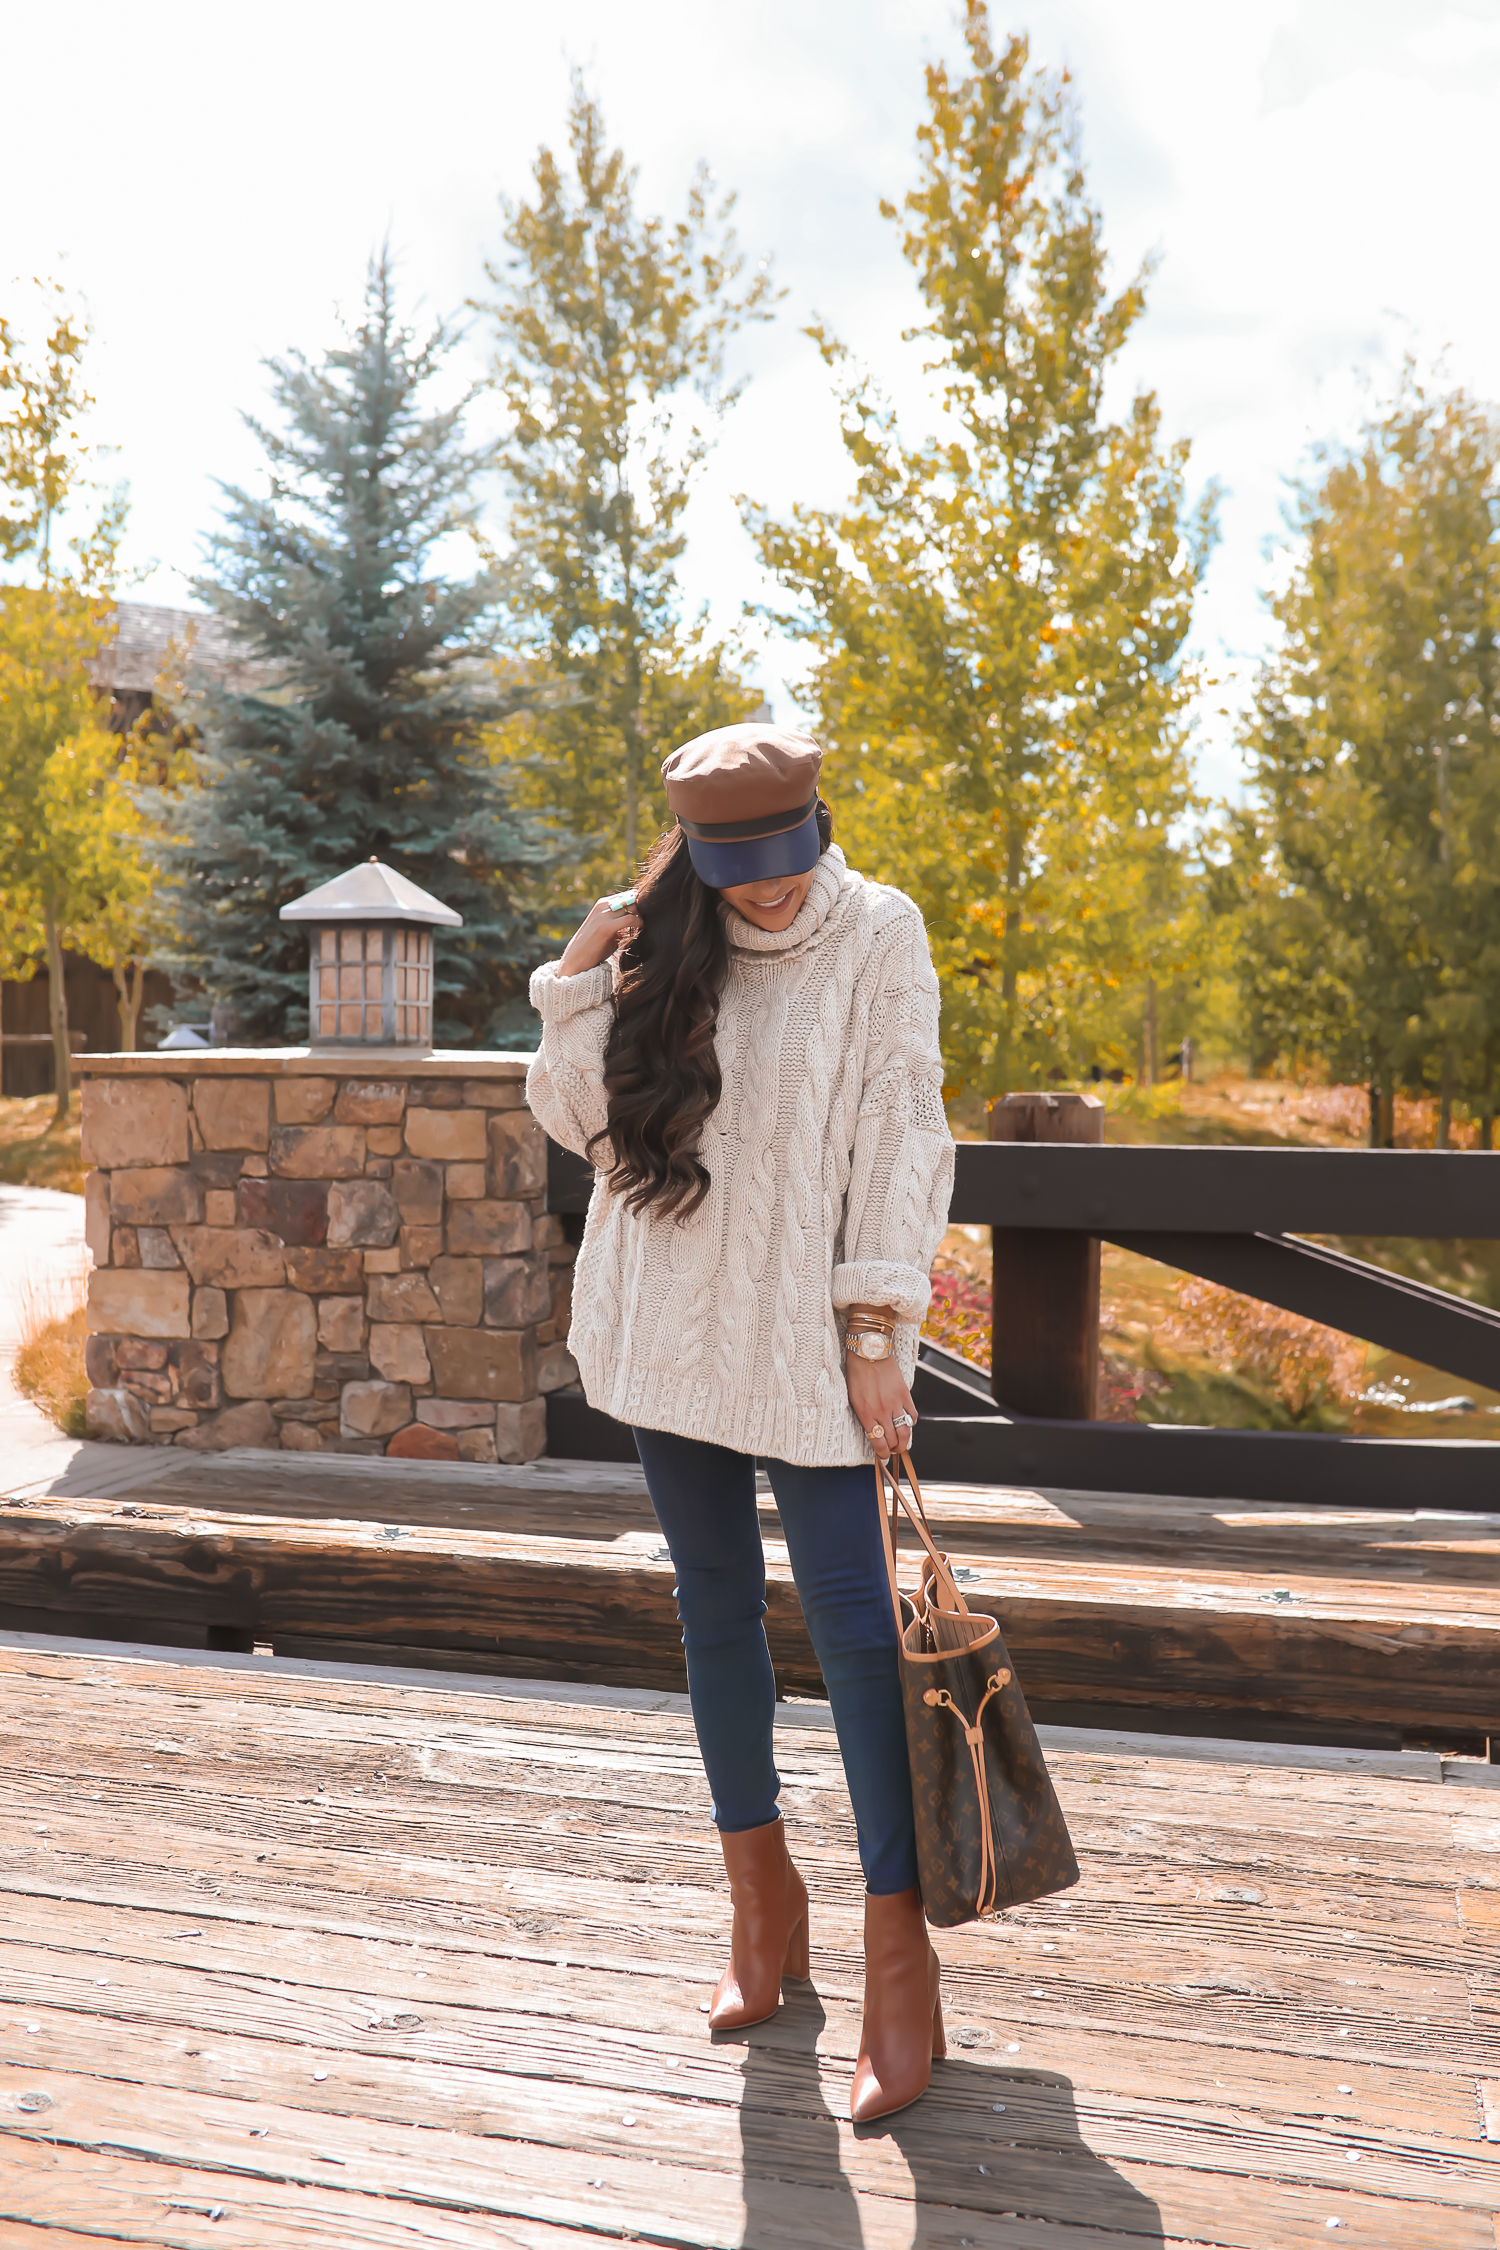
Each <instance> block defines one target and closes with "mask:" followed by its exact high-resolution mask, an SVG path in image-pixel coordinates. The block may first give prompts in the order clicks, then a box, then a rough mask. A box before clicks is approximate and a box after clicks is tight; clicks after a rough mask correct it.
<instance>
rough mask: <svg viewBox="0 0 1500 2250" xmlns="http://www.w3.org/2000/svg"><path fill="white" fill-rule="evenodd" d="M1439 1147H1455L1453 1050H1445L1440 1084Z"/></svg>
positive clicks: (1447, 1048) (1446, 1048) (1449, 1048)
mask: <svg viewBox="0 0 1500 2250" xmlns="http://www.w3.org/2000/svg"><path fill="white" fill-rule="evenodd" d="M1437 1145H1438V1147H1439V1148H1452V1146H1453V1050H1452V1048H1451V1047H1445V1048H1444V1049H1443V1074H1442V1077H1441V1079H1440V1080H1439V1082H1438V1121H1437Z"/></svg>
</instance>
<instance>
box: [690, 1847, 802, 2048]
mask: <svg viewBox="0 0 1500 2250" xmlns="http://www.w3.org/2000/svg"><path fill="white" fill-rule="evenodd" d="M719 1842H720V1843H721V1844H722V1846H723V1847H724V1866H725V1869H726V1871H727V1872H728V1876H729V1891H730V1896H731V1897H732V1899H733V1900H734V1927H733V1930H732V1932H731V1935H730V1940H729V1966H728V1968H727V1969H726V1970H725V1971H724V1974H723V1975H722V1976H721V1977H720V1979H719V1981H718V1984H717V1985H716V1986H715V1988H714V1996H713V2002H712V2005H711V2006H710V2008H709V2011H708V2026H709V2029H710V2031H742V2030H743V2029H744V2028H745V2027H746V2025H748V2024H752V2023H764V2022H765V2021H766V2020H767V2018H768V2017H770V2016H774V2015H775V2013H776V2010H777V2008H778V2007H779V2006H780V2004H781V1980H782V1978H783V1977H784V1976H786V1977H805V1976H806V1975H807V1973H808V1945H807V1887H806V1885H805V1884H804V1883H803V1880H802V1877H801V1876H800V1875H799V1874H798V1873H797V1870H796V1868H795V1867H794V1866H793V1865H792V1862H791V1858H790V1856H789V1854H788V1852H787V1848H786V1830H785V1828H784V1827H783V1826H782V1824H781V1822H780V1821H779V1820H770V1821H767V1823H766V1825H765V1826H764V1828H742V1829H740V1830H738V1831H737V1832H736V1833H734V1834H732V1835H726V1834H725V1833H724V1832H723V1831H722V1830H721V1831H720V1833H719Z"/></svg>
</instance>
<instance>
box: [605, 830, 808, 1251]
mask: <svg viewBox="0 0 1500 2250" xmlns="http://www.w3.org/2000/svg"><path fill="white" fill-rule="evenodd" d="M817 821H818V846H819V850H820V851H821V852H826V851H827V849H828V847H829V845H830V844H831V843H832V842H833V815H832V813H831V812H830V811H829V809H828V807H827V805H825V804H824V802H823V800H822V798H821V797H820V798H819V799H818V810H817ZM635 899H636V911H637V913H638V914H639V916H640V922H641V929H640V935H639V936H638V937H636V938H634V939H632V941H631V943H630V944H629V945H628V946H626V947H625V949H624V951H623V953H622V954H621V956H620V979H619V983H618V986H617V988H616V992H615V1020H614V1024H613V1026H612V1028H611V1030H610V1035H609V1044H608V1045H607V1046H606V1048H605V1050H604V1091H605V1094H606V1096H607V1098H608V1104H609V1106H608V1110H607V1113H606V1118H605V1122H604V1124H603V1125H602V1126H601V1127H600V1129H599V1131H598V1132H597V1133H595V1134H594V1135H593V1137H592V1139H591V1140H590V1141H589V1143H588V1150H589V1154H590V1155H591V1156H592V1155H593V1153H594V1147H595V1143H596V1142H600V1141H604V1140H608V1141H609V1143H610V1145H611V1147H612V1148H613V1150H614V1158H615V1161H614V1168H613V1170H612V1171H611V1172H610V1173H609V1184H610V1186H611V1187H612V1188H613V1189H614V1190H615V1191H616V1193H617V1194H623V1195H624V1197H625V1203H626V1208H627V1209H628V1210H631V1211H644V1210H645V1209H646V1207H647V1205H648V1204H652V1205H655V1207H656V1208H657V1209H658V1210H659V1211H660V1212H661V1213H662V1215H663V1216H664V1217H670V1216H672V1215H674V1214H675V1215H676V1216H677V1217H678V1218H682V1219H690V1218H691V1217H692V1215H693V1213H694V1212H695V1211H696V1210H697V1208H698V1206H699V1204H700V1203H701V1202H702V1201H703V1198H704V1197H705V1196H706V1195H707V1193H708V1188H709V1179H708V1171H707V1169H706V1167H705V1165H704V1163H703V1161H702V1159H701V1157H700V1156H699V1154H698V1146H699V1142H700V1140H701V1137H702V1133H703V1128H704V1126H705V1125H706V1123H707V1122H708V1120H709V1118H710V1117H712V1115H713V1113H714V1111H715V1110H716V1109H717V1108H718V1106H719V1096H720V1095H721V1094H722V1092H723V1090H724V1082H723V1079H722V1078H721V1076H720V1074H719V1060H718V1057H717V1055H716V1054H715V1053H714V1032H715V1029H716V1028H717V1025H718V1021H719V995H720V993H721V992H722V991H723V989H724V979H725V977H726V976H727V975H728V973H729V940H728V937H727V936H726V934H725V930H724V917H723V916H722V914H720V912H719V893H718V892H717V891H715V890H710V888H709V886H708V885H707V883H705V882H704V880H703V878H702V877H701V876H700V875H699V873H698V871H697V869H696V868H695V867H694V865H693V862H692V860H691V858H690V857H689V855H688V848H687V837H686V835H685V834H684V832H683V831H682V829H680V828H671V829H668V830H667V832H666V833H665V834H664V835H662V836H659V837H658V838H657V840H656V842H655V844H653V846H652V847H651V851H650V853H649V855H648V857H647V860H646V866H645V871H644V873H643V874H642V876H641V879H640V881H639V882H638V883H637V884H636V887H635Z"/></svg>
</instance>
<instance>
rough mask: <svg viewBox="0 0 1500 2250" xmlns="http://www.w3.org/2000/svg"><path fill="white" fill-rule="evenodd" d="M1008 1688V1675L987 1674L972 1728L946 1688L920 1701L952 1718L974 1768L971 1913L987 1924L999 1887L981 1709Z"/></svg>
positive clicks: (930, 1693)
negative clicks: (975, 1890) (975, 1859)
mask: <svg viewBox="0 0 1500 2250" xmlns="http://www.w3.org/2000/svg"><path fill="white" fill-rule="evenodd" d="M1009 1685H1010V1673H1009V1671H1007V1670H1005V1669H1002V1670H1000V1671H998V1672H992V1673H991V1675H990V1677H989V1679H988V1680H987V1681H986V1683H985V1690H984V1693H983V1695H982V1696H981V1697H980V1699H979V1709H978V1710H977V1711H976V1712H975V1714H974V1722H973V1724H972V1726H971V1725H970V1723H969V1721H968V1720H967V1719H966V1718H965V1717H964V1715H963V1713H962V1711H960V1709H959V1707H958V1705H957V1704H956V1703H955V1702H954V1700H953V1698H952V1696H951V1695H950V1694H949V1693H948V1690H947V1689H946V1688H928V1689H927V1691H926V1693H925V1694H924V1695H923V1697H922V1701H923V1702H924V1703H931V1704H934V1705H937V1704H941V1705H942V1707H943V1708H944V1710H947V1711H951V1712H952V1713H953V1716H954V1718H955V1719H957V1721H958V1723H959V1725H960V1726H961V1727H962V1728H963V1730H964V1740H965V1741H966V1742H967V1743H968V1745H969V1756H970V1758H971V1760H972V1761H973V1766H974V1793H975V1795H976V1796H977V1797H978V1799H979V1836H980V1862H979V1896H978V1898H977V1899H976V1900H975V1902H974V1911H975V1914H976V1916H977V1917H978V1919H979V1920H980V1921H981V1922H983V1921H987V1920H988V1918H989V1917H990V1916H991V1915H992V1914H993V1913H994V1911H995V1894H996V1891H997V1889H998V1887H999V1870H998V1869H997V1867H996V1865H995V1855H994V1853H993V1851H992V1850H991V1848H990V1833H991V1822H990V1784H989V1776H988V1774H987V1773H986V1772H985V1766H984V1707H985V1705H986V1704H987V1703H988V1702H989V1700H990V1697H991V1696H992V1695H998V1694H999V1693H1000V1690H1001V1689H1002V1688H1003V1687H1008V1686H1009Z"/></svg>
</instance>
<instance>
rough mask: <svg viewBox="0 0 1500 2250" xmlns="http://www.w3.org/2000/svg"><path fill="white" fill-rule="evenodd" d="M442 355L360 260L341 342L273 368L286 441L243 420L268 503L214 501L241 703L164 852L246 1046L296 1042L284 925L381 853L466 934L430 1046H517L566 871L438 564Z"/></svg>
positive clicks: (447, 954)
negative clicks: (536, 810)
mask: <svg viewBox="0 0 1500 2250" xmlns="http://www.w3.org/2000/svg"><path fill="white" fill-rule="evenodd" d="M452 342H453V335H452V331H451V330H450V329H448V328H447V327H446V326H443V325H439V326H438V327H437V328H436V329H435V330H434V331H433V332H432V333H431V334H430V335H429V336H428V337H427V338H426V339H425V340H419V339H418V337H417V336H416V335H415V333H414V332H413V331H412V330H411V329H410V328H407V327H404V326H402V325H401V324H400V323H399V322H398V320H397V316H396V310H395V304H394V290H393V277H392V270H391V261H390V257H389V254H388V253H386V252H382V253H381V255H380V256H378V257H377V258H375V259H374V260H372V263H371V267H370V272H369V278H368V282H367V286H366V291H365V299H364V306H363V312H362V315H361V317H360V319H359V321H358V323H357V325H356V326H354V327H353V329H352V330H351V332H350V333H349V335H348V337H347V340H346V342H345V343H344V345H343V346H342V347H341V348H340V349H338V350H335V351H331V352H329V353H328V354H327V356H326V358H325V359H324V360H323V361H322V363H321V364H320V365H312V364H310V363H309V362H308V361H307V359H306V358H304V357H303V355H301V354H300V353H294V354H292V355H290V356H289V357H287V358H286V359H284V360H273V361H271V362H270V363H269V365H270V372H271V379H272V380H271V389H272V398H273V401H274V404H275V406H276V408H277V409H278V410H279V415H278V422H277V426H275V427H270V426H266V425H263V424H261V423H259V422H256V421H254V420H250V419H249V417H247V420H249V426H250V428H251V429H252V430H253V431H254V433H255V435H256V437H257V438H258V439H259V441H260V443H261V445H262V446H263V447H264V449H265V453H266V457H267V461H268V464H269V469H270V475H269V480H268V487H267V489H266V490H265V492H264V493H262V494H259V495H254V494H251V493H249V492H246V491H241V490H240V489H238V488H237V487H232V486H226V487H225V488H224V497H225V519H224V523H223V526H222V528H221V529H220V531H219V532H218V533H217V535H216V536H215V537H214V538H213V539H212V541H211V542H210V546H209V560H210V566H211V567H210V574H209V575H208V576H206V577H204V578H202V579H200V580H198V581H197V582H196V583H195V586H194V591H195V593H196V594H197V595H198V597H199V598H200V599H201V600H202V601H203V602H205V603H206V604H207V606H208V607H209V608H210V609H212V610H213V611H214V612H215V613H216V614H217V615H218V616H219V617H220V618H222V619H223V620H224V622H225V624H226V625H227V626H228V627H229V629H230V631H231V633H232V634H233V636H234V639H235V641H236V643H237V645H238V648H239V649H240V651H241V652H242V653H243V657H244V660H245V673H246V675H248V676H249V677H250V678H251V679H252V680H253V685H246V682H245V677H244V676H242V678H241V681H240V684H239V685H238V686H234V685H226V686H218V685H213V686H210V685H206V684H204V685H199V686H198V687H197V689H196V690H195V693H194V697H193V702H192V705H191V709H192V715H193V717H194V719H195V722H196V725H197V729H198V737H199V740H198V748H197V753H196V763H197V767H198V776H199V780H200V782H201V784H202V786H201V787H200V788H197V789H189V790H187V791H186V792H185V793H184V794H183V795H182V796H181V797H180V798H177V799H175V800H174V801H173V802H172V804H171V806H170V819H171V824H172V827H173V829H174V830H175V837H174V841H173V843H172V844H171V845H170V846H169V847H168V848H167V851H166V854H165V857H166V859H167V862H168V868H169V873H170V876H171V878H172V879H173V882H174V886H175V892H176V919H177V923H178V928H179V930H180V933H181V936H182V940H183V951H182V956H181V962H180V965H181V966H184V967H187V968H190V969H191V970H192V972H193V973H194V974H195V975H196V976H197V977H198V978H199V979H200V981H201V982H202V984H203V985H204V987H205V988H206V990H207V992H208V994H209V995H210V996H211V997H212V998H213V999H214V1000H224V1001H227V1002H229V1003H230V1004H231V1005H232V1006H233V1008H234V1009H235V1010H236V1012H237V1014H238V1017H239V1025H240V1035H241V1036H242V1037H244V1038H246V1039H249V1040H275V1039H297V1038H301V1037H302V1036H304V1035H305V1030H306V1023H307V934H306V931H305V929H302V928H299V927H298V926H297V925H295V924H292V925H287V924H283V923H282V922H280V921H279V920H278V918H277V917H278V914H279V912H280V909H281V908H282V907H283V906H285V905H286V904H287V903H288V901H289V900H291V899H294V898H298V897H300V896H301V895H302V894H303V893H304V892H305V891H308V890H311V889H312V888H313V886H314V885H315V884H317V883H323V882H326V881H327V880H328V879H329V878H330V877H331V876H334V875H337V874H340V873H342V871H343V870H344V869H345V868H348V867H351V866H353V865H354V864H355V863H356V862H358V861H360V860H364V859H368V858H370V857H371V856H372V855H374V856H375V857H377V858H379V859H382V860H386V861H388V862H389V863H390V864H391V865H392V866H394V867H396V868H397V869H399V870H400V872H401V873H402V874H403V875H406V876H409V877H410V879H411V880H412V881H413V882H415V883H419V884H421V886H422V887H423V889H424V890H428V891H430V892H432V893H433V894H434V895H435V896H436V897H438V898H440V899H442V900H443V901H444V902H445V904H447V905H449V906H452V907H455V908H456V909H457V910H458V912H459V913H461V914H462V915H463V918H464V926H463V928H462V930H456V931H453V932H452V933H447V932H445V933H444V935H443V938H442V940H441V942H440V943H439V945H438V948H437V978H436V1001H437V1005H436V1011H435V1018H436V1020H435V1024H434V1032H435V1037H436V1038H437V1039H438V1041H439V1042H440V1043H455V1042H456V1043H460V1044H467V1043H469V1042H472V1041H477V1040H484V1039H489V1040H497V1039H500V1040H503V1039H505V1038H507V1037H510V1036H513V1035H514V1033H515V1031H516V1029H517V1028H518V1027H519V1023H520V1017H521V1012H522V1006H523V1005H524V1004H523V1003H522V1004H518V996H519V994H520V992H521V988H522V984H523V981H524V972H525V970H526V968H527V966H528V965H529V964H530V963H531V962H532V961H534V960H535V959H537V958H539V954H540V949H539V947H538V946H537V943H536V940H535V931H534V921H535V904H534V902H535V894H536V886H537V879H538V877H540V876H541V875H542V874H543V872H544V871H545V870H546V869H547V868H548V867H550V866H551V865H553V864H555V863H556V862H557V861H558V860H559V859H560V858H562V857H565V856H568V854H567V849H566V846H565V844H564V842H563V841H562V840H561V839H560V838H559V837H558V835H557V834H556V832H555V831H554V830H551V829H549V828H547V827H546V826H545V825H544V824H542V823H541V822H540V821H539V820H538V819H537V818H536V817H535V816H534V815H531V814H528V813H525V812H523V811H522V810H520V809H519V808H517V807H516V806H515V805H514V804H513V803H512V801H511V796H510V789H509V785H508V783H507V781H506V779H505V778H504V776H503V774H501V773H500V772H498V771H497V770H496V767H495V765H494V763H493V761H492V759H491V757H490V755H489V752H488V750H487V747H486V737H487V734H488V732H489V731H490V730H491V729H493V728H494V727H495V726H496V725H497V724H498V723H499V722H500V721H501V720H502V719H504V718H505V717H507V716H508V715H509V714H510V713H512V712H513V711H514V710H515V709H516V708H517V707H518V703H519V702H520V700H521V696H520V691H519V690H517V689H515V688H511V687H507V686H506V684H505V683H504V680H503V676H502V673H501V672H500V670H499V669H497V661H496V650H495V632H496V626H495V618H496V615H497V604H498V600H499V583H498V580H497V577H496V575H495V573H494V572H493V570H491V569H482V570H480V571H478V572H476V574H475V575H474V576H472V577H469V578H461V579H459V578H448V577H444V576H441V575H440V574H439V572H438V570H437V568H436V566H435V561H434V550H436V549H438V548H439V547H440V544H441V543H442V542H444V541H447V540H449V539H451V537H452V536H453V535H454V534H466V533H472V530H473V524H474V503H473V498H472V494H473V489H474V484H475V479H476V476H477V475H478V473H479V471H480V470H481V469H482V468H483V466H484V457H483V455H482V454H481V453H479V452H477V451H475V450H472V449H471V448H470V447H469V446H468V445H467V443H466V441H465V437H464V428H463V424H464V413H465V408H466V406H467V404H468V401H467V399H464V400H460V401H459V403H458V404H456V405H451V406H448V407H445V408H441V409H431V408H429V407H428V405H427V403H426V394H427V392H428V387H429V386H430V385H431V384H432V383H433V381H434V379H435V378H436V377H437V376H438V375H439V373H440V371H441V370H442V368H443V366H444V363H445V360H446V358H447V355H448V353H449V351H450V348H451V345H452ZM166 809H167V808H164V810H166ZM507 1003H509V1004H507ZM512 1019H514V1021H512Z"/></svg>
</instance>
